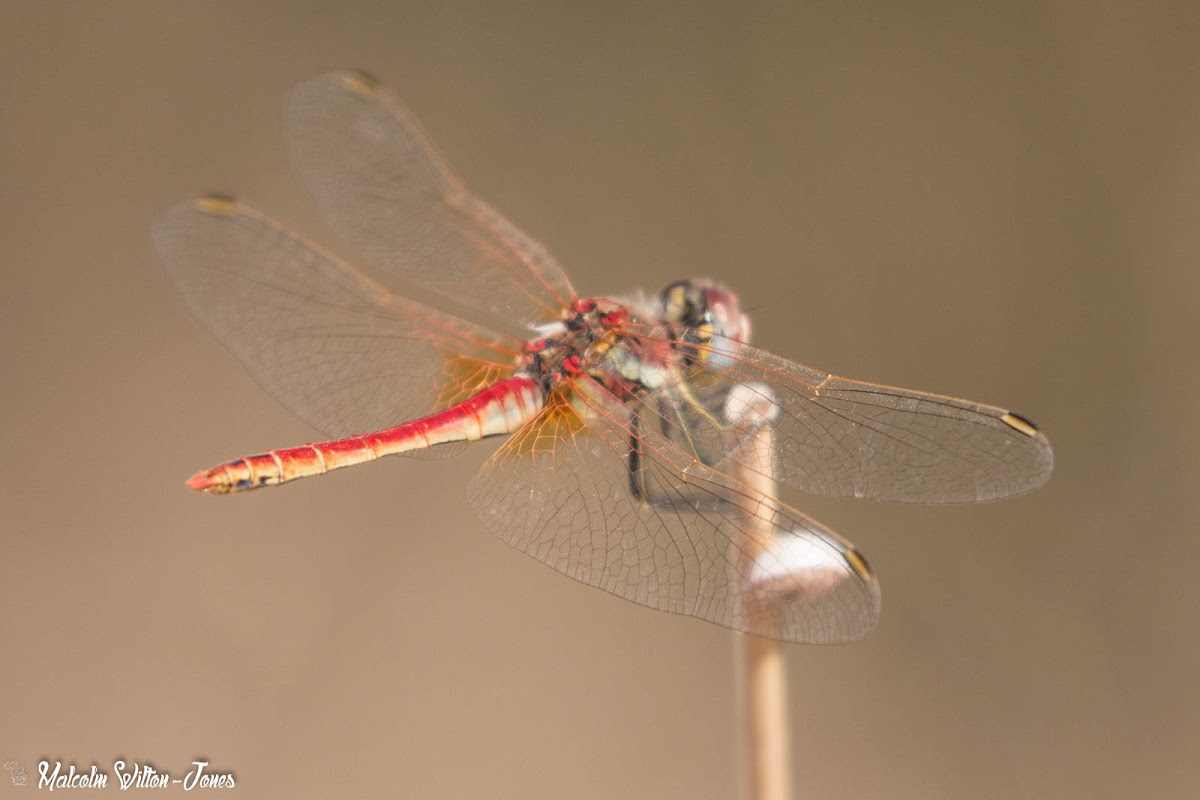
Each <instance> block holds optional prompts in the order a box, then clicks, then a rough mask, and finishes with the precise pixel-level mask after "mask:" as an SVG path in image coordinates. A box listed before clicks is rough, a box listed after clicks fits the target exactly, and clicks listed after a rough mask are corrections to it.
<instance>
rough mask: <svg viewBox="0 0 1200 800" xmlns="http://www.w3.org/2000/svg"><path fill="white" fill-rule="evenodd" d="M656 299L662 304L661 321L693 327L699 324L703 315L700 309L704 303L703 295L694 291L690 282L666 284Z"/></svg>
mask: <svg viewBox="0 0 1200 800" xmlns="http://www.w3.org/2000/svg"><path fill="white" fill-rule="evenodd" d="M658 298H659V302H660V303H661V304H662V310H663V319H664V320H666V321H667V322H673V323H677V324H679V323H682V324H685V325H695V324H697V323H698V322H700V318H701V316H702V315H703V313H704V310H703V308H701V307H700V306H701V304H702V303H703V302H704V298H703V295H702V293H701V292H698V291H697V290H696V286H695V284H693V283H692V282H691V281H687V280H684V281H675V282H674V283H669V284H667V286H666V287H665V288H664V289H663V290H662V291H661V292H659V293H658Z"/></svg>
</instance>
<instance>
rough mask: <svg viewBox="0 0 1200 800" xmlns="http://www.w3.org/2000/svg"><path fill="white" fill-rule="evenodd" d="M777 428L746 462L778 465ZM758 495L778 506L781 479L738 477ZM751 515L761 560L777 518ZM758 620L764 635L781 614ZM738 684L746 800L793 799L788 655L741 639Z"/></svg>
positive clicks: (757, 640) (763, 435) (765, 431)
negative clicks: (775, 453)
mask: <svg viewBox="0 0 1200 800" xmlns="http://www.w3.org/2000/svg"><path fill="white" fill-rule="evenodd" d="M773 437H774V429H773V426H771V425H761V426H759V427H758V429H757V430H756V431H755V432H754V433H753V434H752V435H751V436H750V438H749V439H748V440H747V441H746V442H745V443H744V445H743V446H744V447H751V448H754V451H755V452H754V455H753V456H751V457H750V458H748V459H743V461H744V463H751V464H764V465H769V464H771V463H773V456H772V452H773V451H772V439H773ZM738 477H739V478H741V480H742V482H743V483H744V484H746V485H747V486H748V487H749V488H751V489H753V490H754V491H753V492H751V493H749V494H750V496H751V497H755V496H757V497H759V498H763V499H764V500H765V502H767V503H772V504H773V503H774V502H776V497H777V495H778V489H777V486H776V483H775V480H774V479H773V478H772V477H771V476H769V475H764V474H762V473H761V472H756V471H753V470H750V469H742V470H741V474H740V475H739V476H738ZM757 511H758V512H759V513H757V514H752V515H750V518H751V524H752V525H757V527H758V529H757V530H754V531H752V532H750V533H752V534H753V535H748V536H747V540H746V541H745V542H744V543H743V550H744V551H745V553H746V555H747V556H748V557H749V558H751V559H753V558H756V557H757V556H758V555H759V554H760V552H761V549H762V548H763V547H765V546H766V545H767V544H768V543H769V542H771V541H772V540H773V537H774V535H775V533H776V532H775V531H774V530H773V529H772V528H771V523H770V519H771V518H772V516H773V515H772V514H763V513H761V511H762V510H761V508H760V509H757ZM747 613H749V614H752V615H758V616H759V620H757V622H758V623H760V624H755V625H754V626H753V627H755V628H757V629H759V630H772V629H774V628H775V621H776V617H777V615H778V611H777V609H775V608H773V607H772V606H770V605H767V604H762V605H756V606H755V607H753V608H751V609H748V611H747ZM735 648H736V652H735V670H734V679H735V680H736V681H737V685H738V705H739V713H738V717H739V724H740V727H741V730H740V732H739V737H738V738H739V740H740V742H741V771H742V779H741V784H742V797H743V798H744V799H745V800H790V798H791V796H792V786H791V769H790V762H789V759H788V719H787V691H786V688H787V687H786V681H785V674H784V661H783V652H782V649H781V647H780V644H779V642H778V641H776V640H775V639H767V638H764V637H761V636H754V635H751V634H737V635H736V641H735Z"/></svg>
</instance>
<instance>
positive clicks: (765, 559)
mask: <svg viewBox="0 0 1200 800" xmlns="http://www.w3.org/2000/svg"><path fill="white" fill-rule="evenodd" d="M285 119H286V121H285V127H286V131H287V140H288V144H289V149H290V155H291V158H292V161H293V165H294V167H295V169H296V171H297V172H298V173H299V174H300V176H301V177H302V179H303V181H304V182H305V184H306V185H307V187H308V189H309V190H310V192H311V194H312V195H313V196H314V198H315V200H316V203H317V205H318V207H319V210H320V212H321V215H322V217H323V219H324V220H325V221H326V222H327V223H328V225H329V226H330V227H331V228H332V229H334V230H335V231H336V232H337V233H338V234H339V235H340V237H341V238H342V239H344V240H345V242H346V243H348V244H349V245H350V246H352V247H354V248H355V249H356V251H357V254H358V257H359V258H361V260H363V261H364V262H365V263H369V264H370V265H371V266H372V267H374V268H375V270H376V273H377V274H379V275H383V276H386V281H381V280H380V279H378V278H376V277H373V276H372V275H369V274H368V273H366V272H364V271H362V270H360V269H359V268H357V267H355V266H352V265H351V263H349V262H348V261H346V260H343V259H340V258H338V257H337V256H335V255H333V254H332V253H330V252H328V251H326V250H324V249H322V248H320V247H318V246H317V245H315V244H313V243H310V242H309V241H306V240H305V239H304V238H302V237H301V236H299V235H297V234H295V233H293V232H291V231H290V230H288V229H287V228H286V227H284V226H283V225H281V224H279V223H277V222H274V221H272V220H271V219H269V218H268V217H267V216H265V215H264V214H263V213H261V212H260V211H258V210H256V209H255V208H254V207H252V206H251V205H249V204H247V203H245V202H244V201H242V200H238V199H234V198H231V197H227V196H222V195H207V196H202V197H198V198H195V199H192V200H188V201H185V202H182V203H180V204H178V205H176V206H174V207H172V208H170V209H168V210H166V211H165V212H163V213H162V214H161V215H160V216H159V218H158V219H157V220H156V221H155V223H154V226H153V241H154V245H155V248H156V250H157V252H158V255H159V256H160V258H161V260H162V261H163V262H164V264H165V265H166V267H167V270H168V272H169V273H170V275H171V276H172V278H173V280H174V283H175V284H176V286H177V287H178V289H179V291H180V292H181V294H182V297H183V299H184V301H185V303H186V304H187V306H188V307H189V309H190V311H191V312H192V313H193V315H194V316H195V317H197V318H198V319H199V320H200V321H201V322H202V323H203V324H204V325H206V326H207V327H208V328H209V329H210V330H211V332H212V333H213V334H214V335H215V336H216V338H217V339H219V340H220V341H221V342H222V343H223V344H224V345H226V346H227V347H228V348H229V349H230V350H232V352H233V353H234V354H235V355H236V356H237V358H238V359H240V360H241V362H242V363H243V365H244V366H245V367H246V369H247V370H248V371H249V372H250V374H251V375H252V376H253V377H254V378H255V379H256V380H257V381H258V382H259V383H260V385H261V386H262V387H264V388H265V389H266V391H267V392H268V393H270V394H271V395H273V396H274V397H276V398H277V399H278V400H279V401H280V402H281V403H282V404H283V405H284V406H286V407H287V408H288V409H289V410H291V411H292V412H293V413H295V414H296V415H297V416H299V417H300V418H301V419H303V420H304V421H306V422H307V423H309V424H310V425H312V426H313V427H314V428H316V429H317V430H319V431H321V432H322V433H323V434H324V435H326V436H327V437H329V438H328V440H327V441H322V442H317V443H311V444H304V445H301V446H297V447H288V448H283V449H276V450H269V451H266V452H263V453H259V454H255V455H247V456H243V457H241V458H236V459H233V460H230V461H226V462H224V463H221V464H218V465H216V466H214V467H212V468H210V469H207V470H203V471H201V472H199V473H197V474H196V475H194V476H193V477H192V478H190V479H189V480H188V481H187V486H189V487H190V488H191V489H194V490H197V491H200V492H206V493H209V494H216V495H222V494H232V493H240V492H246V491H250V490H256V489H260V488H264V487H270V486H277V485H279V484H283V483H288V482H291V481H294V480H297V479H299V478H303V477H308V476H314V475H322V474H325V473H327V472H330V471H332V470H335V469H340V468H342V467H346V466H350V465H354V464H361V463H364V462H368V461H373V460H375V459H378V458H381V457H383V456H388V455H394V454H407V455H417V456H425V457H442V456H447V455H452V454H455V453H457V452H459V451H461V450H462V449H463V448H464V447H465V446H466V445H468V444H469V443H472V442H476V441H480V440H483V439H489V438H492V437H501V436H506V437H507V439H506V440H505V441H504V442H503V444H502V445H501V446H500V447H499V448H498V449H497V450H496V451H495V452H494V453H493V454H491V455H490V457H488V458H487V460H486V462H485V463H484V464H483V466H482V467H481V468H480V470H479V472H478V473H477V474H476V476H475V477H474V478H473V479H472V480H471V481H470V483H469V484H468V486H467V497H468V501H469V503H470V505H471V507H472V508H473V510H474V511H475V513H476V515H477V516H478V517H479V519H480V520H481V521H482V522H483V524H484V525H485V526H486V527H488V528H490V529H491V530H492V531H493V532H494V533H495V534H496V535H497V536H498V537H499V538H500V539H501V540H503V541H504V542H506V543H508V544H509V545H512V546H513V547H515V548H516V549H518V550H519V551H521V552H523V553H525V554H527V555H529V556H531V557H533V558H535V559H537V560H538V561H541V562H543V563H545V564H547V565H549V566H550V567H552V568H554V569H555V570H558V571H559V572H561V573H564V574H566V575H567V576H569V577H571V578H574V579H575V580H578V581H580V582H582V583H585V584H588V585H590V586H593V587H597V588H600V589H604V590H606V591H608V592H611V593H612V594H614V595H617V596H620V597H623V598H626V599H628V600H631V601H634V602H636V603H639V604H642V605H645V606H649V607H652V608H656V609H660V610H664V611H668V612H673V613H678V614H686V615H691V616H693V617H698V618H700V619H704V620H707V621H710V622H714V623H718V624H720V625H724V626H726V627H729V628H733V629H735V630H739V631H744V632H747V633H753V634H757V635H761V636H767V637H770V638H775V639H779V640H784V641H795V642H807V643H818V644H831V643H841V642H850V641H855V640H858V639H861V638H862V637H863V636H865V635H866V633H867V632H868V631H869V630H870V629H871V627H872V626H873V625H874V624H875V622H876V620H877V618H878V616H879V609H880V592H879V583H878V579H877V577H876V576H875V574H874V572H873V571H872V569H871V567H870V566H869V564H868V562H867V560H866V558H865V557H864V556H863V555H862V554H861V553H860V552H859V551H858V550H857V549H855V547H854V546H853V545H852V544H851V543H850V542H848V541H847V540H846V539H844V538H842V537H841V536H839V535H838V534H836V533H835V532H833V531H832V530H831V529H830V528H828V527H826V526H825V525H823V524H821V523H820V522H818V521H816V520H815V519H812V518H811V517H809V516H807V515H805V514H803V513H801V512H800V511H798V510H796V509H794V508H792V507H791V506H789V505H787V504H785V503H784V502H782V501H781V500H780V499H779V498H778V492H776V491H775V486H776V485H777V483H781V484H784V485H787V486H791V487H795V488H796V489H799V490H801V491H805V492H811V493H817V494H822V495H830V496H834V497H861V498H872V499H876V500H890V501H902V502H917V503H960V502H979V501H988V500H996V499H999V498H1004V497H1009V496H1012V495H1018V494H1021V493H1024V492H1028V491H1030V490H1032V489H1035V488H1037V487H1038V486H1040V485H1042V484H1043V483H1045V481H1046V480H1047V479H1048V478H1049V475H1050V472H1051V470H1052V467H1053V452H1052V449H1051V446H1050V443H1049V442H1048V440H1047V439H1046V437H1045V436H1044V435H1043V434H1042V433H1041V432H1040V431H1039V430H1038V428H1037V427H1036V426H1035V425H1034V424H1033V423H1032V422H1031V421H1030V420H1029V419H1027V418H1026V417H1024V416H1021V415H1019V414H1017V413H1014V412H1012V411H1008V410H1006V409H1003V408H999V407H995V406H990V405H984V404H981V403H975V402H971V401H967V400H960V399H956V398H953V397H947V396H943V395H937V394H930V393H926V392H920V391H914V390H911V389H901V388H896V387H892V386H884V385H879V384H873V383H867V382H864V381H858V380H851V379H847V378H842V377H838V376H835V375H832V374H830V373H828V372H824V371H822V370H818V369H814V368H812V367H808V366H804V365H803V364H800V363H797V362H795V361H791V360H789V359H786V358H783V357H781V356H778V355H774V354H772V353H770V352H767V351H765V350H762V349H759V348H756V347H755V346H753V345H751V344H750V323H749V319H748V317H747V315H746V314H745V313H743V311H742V309H741V307H740V305H739V302H738V299H737V296H736V295H735V294H734V293H733V291H731V290H730V289H728V288H726V287H725V286H723V285H722V284H720V283H717V282H715V281H711V280H707V279H704V280H702V279H689V280H679V281H675V282H673V283H670V284H669V285H667V286H666V287H665V288H664V289H662V290H661V291H660V292H658V293H657V294H654V295H649V296H647V295H641V294H632V295H629V296H625V297H611V298H610V297H595V298H588V297H580V296H579V295H578V294H577V293H576V292H575V290H574V289H573V288H572V286H571V282H570V281H569V280H568V278H567V275H566V273H565V272H564V271H563V269H562V268H561V267H560V266H559V264H558V263H557V262H556V261H555V260H554V258H553V257H552V256H551V255H550V254H549V252H548V251H547V250H546V248H544V247H543V246H542V245H541V244H539V243H537V242H536V241H534V240H533V239H531V238H530V237H528V236H527V235H526V234H524V233H523V232H522V231H521V230H519V229H518V228H517V227H516V226H515V225H513V224H512V223H510V222H509V221H508V220H506V219H505V218H504V217H503V216H501V215H500V214H499V213H498V212H497V211H496V210H494V209H493V208H492V207H491V206H490V205H488V204H487V203H485V202H484V201H483V200H481V199H479V198H478V197H477V196H475V195H474V194H472V193H471V192H470V191H469V190H468V189H467V188H466V187H465V185H464V184H463V183H462V181H461V180H459V178H458V177H456V175H455V174H454V173H453V172H452V171H451V169H450V168H449V167H448V165H447V164H446V162H445V161H444V159H443V158H442V157H441V155H440V154H439V153H438V152H437V150H435V149H434V147H433V146H432V144H431V143H430V142H429V139H428V137H427V136H426V135H425V134H424V133H423V131H422V130H421V128H420V127H419V126H418V124H417V123H416V121H415V120H414V119H413V117H412V116H411V115H410V113H409V112H408V111H407V110H406V109H405V108H404V107H403V106H402V105H401V103H400V102H399V101H398V100H397V99H396V98H395V97H394V96H393V95H392V94H391V93H389V92H388V91H386V90H384V89H383V88H381V86H380V84H379V82H378V81H377V80H375V79H374V78H372V77H371V76H369V75H367V74H366V73H362V72H358V71H340V72H333V73H329V74H325V75H321V76H317V77H315V78H312V79H310V80H308V81H305V82H303V83H301V84H300V85H299V86H297V87H296V88H295V89H294V90H293V91H292V93H291V95H290V96H289V99H288V102H287V105H286V114H285ZM764 609H766V610H767V611H768V612H769V613H764Z"/></svg>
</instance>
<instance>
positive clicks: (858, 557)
mask: <svg viewBox="0 0 1200 800" xmlns="http://www.w3.org/2000/svg"><path fill="white" fill-rule="evenodd" d="M844 555H845V557H846V563H847V564H849V565H850V569H852V570H854V574H856V575H857V576H858V577H859V578H860V579H862V580H864V581H871V580H874V579H875V573H873V572H871V565H870V564H868V563H867V560H866V559H865V558H863V555H862V553H860V552H858V551H857V550H855V549H854V548H853V547H851V548H849V549H848V550H846V552H845V553H844Z"/></svg>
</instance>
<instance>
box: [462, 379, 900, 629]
mask: <svg viewBox="0 0 1200 800" xmlns="http://www.w3.org/2000/svg"><path fill="white" fill-rule="evenodd" d="M572 387H573V388H571V389H569V390H567V391H557V392H555V393H554V394H553V395H552V397H551V400H550V402H549V404H548V406H547V408H546V409H545V410H544V411H543V413H542V414H541V415H540V416H539V417H538V418H537V419H536V420H534V421H533V422H531V423H530V424H529V425H527V426H526V427H525V428H523V429H522V430H521V431H519V432H518V433H516V434H515V435H514V436H513V437H512V438H511V439H510V440H509V441H508V442H507V443H505V445H504V446H503V447H502V448H501V449H500V450H499V451H497V452H496V453H495V455H493V456H492V458H491V459H490V460H489V461H488V462H487V464H485V465H484V467H483V469H482V470H481V471H480V473H479V475H478V476H477V477H476V478H475V479H474V480H473V481H472V483H471V485H470V486H469V488H468V493H469V498H470V502H471V504H472V506H473V507H474V509H475V512H476V514H478V515H479V517H480V519H482V520H483V522H484V523H485V524H486V525H487V526H488V527H489V528H491V529H492V530H493V531H494V532H495V533H496V534H497V535H498V536H499V537H500V538H501V539H502V540H504V541H505V542H507V543H508V544H510V545H512V546H513V547H516V548H517V549H518V550H520V551H522V552H523V553H526V554H527V555H530V556H532V557H534V558H536V559H537V560H539V561H541V562H543V563H545V564H548V565H550V566H551V567H553V568H554V569H556V570H558V571H559V572H562V573H564V574H566V575H568V576H570V577H572V578H574V579H576V580H578V581H581V582H583V583H586V584H588V585H590V586H595V587H599V588H601V589H604V590H606V591H609V592H612V593H613V594H615V595H618V596H619V597H624V598H625V599H627V600H632V601H634V602H636V603H640V604H642V605H646V606H650V607H651V608H657V609H660V610H663V611H670V612H673V613H677V614H688V615H691V616H694V617H699V618H701V619H705V620H708V621H710V622H716V623H718V624H720V625H725V626H727V627H731V628H735V629H737V630H742V631H747V632H752V633H756V634H760V635H764V636H770V637H773V638H778V639H785V640H789V641H797V642H809V643H836V642H847V641H853V640H857V639H860V638H862V637H863V636H864V635H866V633H867V631H868V630H869V629H870V628H871V626H872V625H873V624H874V622H875V620H876V618H877V616H878V612H879V587H878V583H877V582H876V580H875V577H874V575H873V574H872V573H871V572H870V569H869V567H867V565H866V562H865V560H863V558H862V557H861V556H860V555H859V554H858V553H857V552H856V551H855V550H854V549H853V547H852V546H851V545H850V544H849V543H847V542H845V541H844V540H842V539H841V538H840V537H838V536H837V535H836V534H834V533H832V532H831V531H829V530H828V529H826V528H824V527H822V526H821V525H820V524H819V523H818V522H816V521H815V520H812V519H809V518H808V517H806V516H804V515H803V514H800V513H799V512H797V511H794V510H792V509H790V508H787V507H785V506H783V505H781V504H779V503H778V502H777V501H775V500H774V499H772V498H770V497H767V496H765V495H762V494H759V493H756V492H755V491H754V490H752V489H750V488H748V487H746V486H745V485H743V484H741V483H739V482H738V481H736V480H734V479H732V478H730V477H729V476H726V475H724V474H722V473H720V472H717V471H716V470H713V469H711V468H709V467H706V466H704V465H703V464H701V463H700V462H698V461H696V460H695V459H694V458H692V457H691V456H689V455H688V454H686V453H685V452H684V451H683V450H682V449H680V448H679V447H677V446H676V445H675V444H673V443H672V442H670V441H668V440H667V439H665V438H664V437H662V436H661V435H659V434H658V433H656V432H654V431H653V430H649V429H647V428H646V427H645V426H644V425H643V424H642V423H641V422H640V421H639V416H638V415H637V414H635V413H634V412H633V411H631V410H630V409H629V408H627V407H626V406H624V405H622V404H621V403H620V402H619V401H617V400H616V398H614V397H613V396H612V395H610V394H609V393H608V392H607V391H606V390H604V389H602V388H600V387H599V386H598V385H597V384H595V383H592V382H591V381H590V380H589V379H579V380H577V381H574V382H573V384H572ZM759 600H766V601H767V602H769V607H770V608H771V609H774V612H772V613H768V614H764V613H763V607H764V605H765V604H764V603H762V602H757V601H759ZM781 601H783V602H781Z"/></svg>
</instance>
